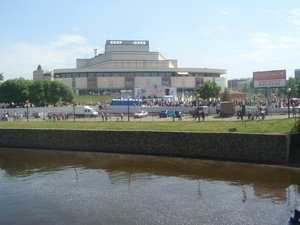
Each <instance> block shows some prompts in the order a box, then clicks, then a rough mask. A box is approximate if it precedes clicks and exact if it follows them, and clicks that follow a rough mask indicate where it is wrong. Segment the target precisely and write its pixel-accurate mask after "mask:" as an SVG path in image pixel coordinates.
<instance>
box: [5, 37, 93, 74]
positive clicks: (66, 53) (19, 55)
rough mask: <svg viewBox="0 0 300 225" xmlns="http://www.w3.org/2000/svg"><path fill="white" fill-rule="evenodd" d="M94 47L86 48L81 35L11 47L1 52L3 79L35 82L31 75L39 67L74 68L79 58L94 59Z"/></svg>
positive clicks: (50, 68)
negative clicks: (22, 78)
mask: <svg viewBox="0 0 300 225" xmlns="http://www.w3.org/2000/svg"><path fill="white" fill-rule="evenodd" d="M94 48H95V46H90V45H88V44H86V38H85V37H83V36H79V35H60V36H58V38H57V39H56V40H54V41H52V42H50V43H46V44H45V45H34V44H28V43H24V42H19V43H11V44H10V45H8V47H6V48H5V49H1V52H0V62H1V64H2V65H1V66H0V68H1V72H3V76H4V79H5V80H7V79H13V78H16V77H20V76H21V77H24V78H26V79H32V71H33V70H35V69H36V68H37V66H38V65H39V64H41V65H42V67H43V69H48V70H50V71H51V70H53V69H59V68H68V67H69V68H75V67H76V58H80V57H87V58H88V57H92V56H93V54H94V53H93V49H94Z"/></svg>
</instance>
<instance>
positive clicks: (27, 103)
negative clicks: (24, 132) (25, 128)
mask: <svg viewBox="0 0 300 225" xmlns="http://www.w3.org/2000/svg"><path fill="white" fill-rule="evenodd" d="M28 106H29V101H28V100H26V117H27V122H29V115H28Z"/></svg>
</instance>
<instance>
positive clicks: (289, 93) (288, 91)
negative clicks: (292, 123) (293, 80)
mask: <svg viewBox="0 0 300 225" xmlns="http://www.w3.org/2000/svg"><path fill="white" fill-rule="evenodd" d="M291 91H292V90H291V89H290V88H288V89H287V94H288V103H287V104H288V118H290V96H291Z"/></svg>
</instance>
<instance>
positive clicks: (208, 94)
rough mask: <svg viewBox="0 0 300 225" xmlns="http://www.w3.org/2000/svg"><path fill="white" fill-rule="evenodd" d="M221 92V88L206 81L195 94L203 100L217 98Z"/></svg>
mask: <svg viewBox="0 0 300 225" xmlns="http://www.w3.org/2000/svg"><path fill="white" fill-rule="evenodd" d="M220 91H221V87H219V86H218V85H217V84H216V83H215V82H211V81H206V82H204V84H203V85H202V86H201V87H200V88H199V89H198V90H197V93H198V94H199V95H200V97H201V98H203V99H209V98H217V97H218V95H219V93H220Z"/></svg>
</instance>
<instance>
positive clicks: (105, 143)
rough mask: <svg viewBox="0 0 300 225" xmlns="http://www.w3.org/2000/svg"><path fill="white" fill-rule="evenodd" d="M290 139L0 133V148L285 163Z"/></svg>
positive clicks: (270, 136)
mask: <svg viewBox="0 0 300 225" xmlns="http://www.w3.org/2000/svg"><path fill="white" fill-rule="evenodd" d="M289 142H290V136H289V135H284V134H237V133H199V132H156V131H99V130H54V129H0V147H16V148H40V149H56V150H82V151H99V152H114V153H133V154H150V155H164V156H182V157H192V158H211V159H223V160H238V161H252V162H270V163H286V162H288V160H289Z"/></svg>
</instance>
